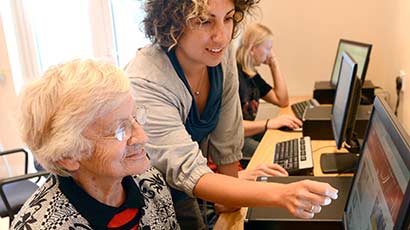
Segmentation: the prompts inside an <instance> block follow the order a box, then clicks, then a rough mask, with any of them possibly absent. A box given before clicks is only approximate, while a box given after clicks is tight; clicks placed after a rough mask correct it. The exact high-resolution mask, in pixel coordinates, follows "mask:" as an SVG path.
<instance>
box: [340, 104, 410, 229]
mask: <svg viewBox="0 0 410 230" xmlns="http://www.w3.org/2000/svg"><path fill="white" fill-rule="evenodd" d="M409 180H410V137H409V135H408V134H407V133H406V131H405V130H404V129H403V127H402V126H401V125H400V123H399V122H398V120H397V119H396V117H395V116H394V114H393V113H392V111H391V110H390V109H389V106H388V105H387V103H386V102H385V101H383V100H382V99H380V98H378V97H376V99H375V101H374V107H373V111H372V114H371V117H370V120H369V125H368V128H367V131H366V135H365V139H364V142H363V146H362V148H361V154H360V160H359V163H358V167H357V172H356V174H355V175H354V178H353V183H352V186H351V190H350V193H349V196H348V199H347V203H346V207H345V211H344V224H345V229H408V227H409V226H408V221H409V216H408V214H409V213H410V211H409V205H410V186H409Z"/></svg>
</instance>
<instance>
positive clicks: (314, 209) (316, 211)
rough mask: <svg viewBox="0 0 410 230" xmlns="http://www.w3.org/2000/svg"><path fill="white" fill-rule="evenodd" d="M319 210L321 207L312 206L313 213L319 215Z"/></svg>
mask: <svg viewBox="0 0 410 230" xmlns="http://www.w3.org/2000/svg"><path fill="white" fill-rule="evenodd" d="M321 210H322V207H321V206H320V205H315V206H313V212H314V213H319V212H320V211H321Z"/></svg>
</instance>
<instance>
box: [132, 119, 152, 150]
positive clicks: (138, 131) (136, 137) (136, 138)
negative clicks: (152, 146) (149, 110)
mask: <svg viewBox="0 0 410 230" xmlns="http://www.w3.org/2000/svg"><path fill="white" fill-rule="evenodd" d="M147 142H148V137H147V135H146V134H145V132H144V129H143V128H142V127H141V126H140V125H139V124H138V123H137V122H133V125H132V130H131V136H130V138H129V139H128V144H129V145H133V144H145V143H147Z"/></svg>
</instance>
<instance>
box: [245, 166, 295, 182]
mask: <svg viewBox="0 0 410 230" xmlns="http://www.w3.org/2000/svg"><path fill="white" fill-rule="evenodd" d="M258 176H288V172H287V171H286V170H285V169H284V168H282V167H281V166H280V165H278V164H273V163H269V164H260V165H258V166H256V167H255V168H254V169H246V170H242V171H239V172H238V178H239V179H242V180H251V181H254V180H256V178H257V177H258Z"/></svg>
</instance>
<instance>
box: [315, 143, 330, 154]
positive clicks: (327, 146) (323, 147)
mask: <svg viewBox="0 0 410 230" xmlns="http://www.w3.org/2000/svg"><path fill="white" fill-rule="evenodd" d="M331 147H332V148H335V145H326V146H322V147H319V148H317V149H315V150H312V152H313V153H314V152H317V151H319V150H321V149H325V148H331Z"/></svg>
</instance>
